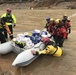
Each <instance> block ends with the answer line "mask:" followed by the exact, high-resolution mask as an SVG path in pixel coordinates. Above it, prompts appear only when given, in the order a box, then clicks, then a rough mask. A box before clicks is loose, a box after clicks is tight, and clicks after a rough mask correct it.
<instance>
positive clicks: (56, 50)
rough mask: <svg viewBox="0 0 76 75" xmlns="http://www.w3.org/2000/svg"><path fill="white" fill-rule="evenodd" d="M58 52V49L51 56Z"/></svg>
mask: <svg viewBox="0 0 76 75" xmlns="http://www.w3.org/2000/svg"><path fill="white" fill-rule="evenodd" d="M57 50H58V47H57V48H56V50H55V52H54V53H53V54H51V56H53V55H54V54H55V53H56V52H57Z"/></svg>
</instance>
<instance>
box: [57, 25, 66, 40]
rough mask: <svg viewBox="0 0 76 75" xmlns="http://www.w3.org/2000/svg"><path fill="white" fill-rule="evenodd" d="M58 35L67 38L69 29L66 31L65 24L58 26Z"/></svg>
mask: <svg viewBox="0 0 76 75" xmlns="http://www.w3.org/2000/svg"><path fill="white" fill-rule="evenodd" d="M56 36H60V37H62V38H64V39H65V38H66V36H67V31H66V29H65V27H64V26H61V27H57V29H56Z"/></svg>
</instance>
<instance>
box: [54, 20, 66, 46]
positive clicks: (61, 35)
mask: <svg viewBox="0 0 76 75" xmlns="http://www.w3.org/2000/svg"><path fill="white" fill-rule="evenodd" d="M55 22H56V29H55V31H54V40H55V42H56V43H57V44H58V45H59V46H60V47H63V43H64V40H65V39H66V36H67V31H66V29H65V27H64V25H63V23H62V21H61V20H60V19H56V21H55Z"/></svg>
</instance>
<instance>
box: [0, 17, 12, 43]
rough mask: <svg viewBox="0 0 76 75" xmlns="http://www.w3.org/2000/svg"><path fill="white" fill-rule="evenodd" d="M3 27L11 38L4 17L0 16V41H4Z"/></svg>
mask: <svg viewBox="0 0 76 75" xmlns="http://www.w3.org/2000/svg"><path fill="white" fill-rule="evenodd" d="M5 29H6V30H7V32H8V34H9V36H10V37H11V39H13V35H12V34H11V32H10V30H9V28H8V26H7V25H6V18H5V17H3V18H0V41H1V43H5V42H6V37H5V35H4V34H3V33H4V32H5Z"/></svg>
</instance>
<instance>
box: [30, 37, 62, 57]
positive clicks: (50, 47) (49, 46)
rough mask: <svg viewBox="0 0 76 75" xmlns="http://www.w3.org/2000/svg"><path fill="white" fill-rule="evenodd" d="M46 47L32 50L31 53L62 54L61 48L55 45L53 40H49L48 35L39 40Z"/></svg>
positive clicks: (58, 55) (57, 55)
mask: <svg viewBox="0 0 76 75" xmlns="http://www.w3.org/2000/svg"><path fill="white" fill-rule="evenodd" d="M41 41H42V42H43V43H44V44H45V46H46V48H45V49H44V50H40V51H35V50H32V51H31V52H32V54H34V55H41V54H49V55H51V56H56V57H60V56H61V55H62V49H61V48H60V47H59V46H57V44H56V43H55V42H54V41H51V40H50V39H49V38H48V37H45V38H42V40H41Z"/></svg>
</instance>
